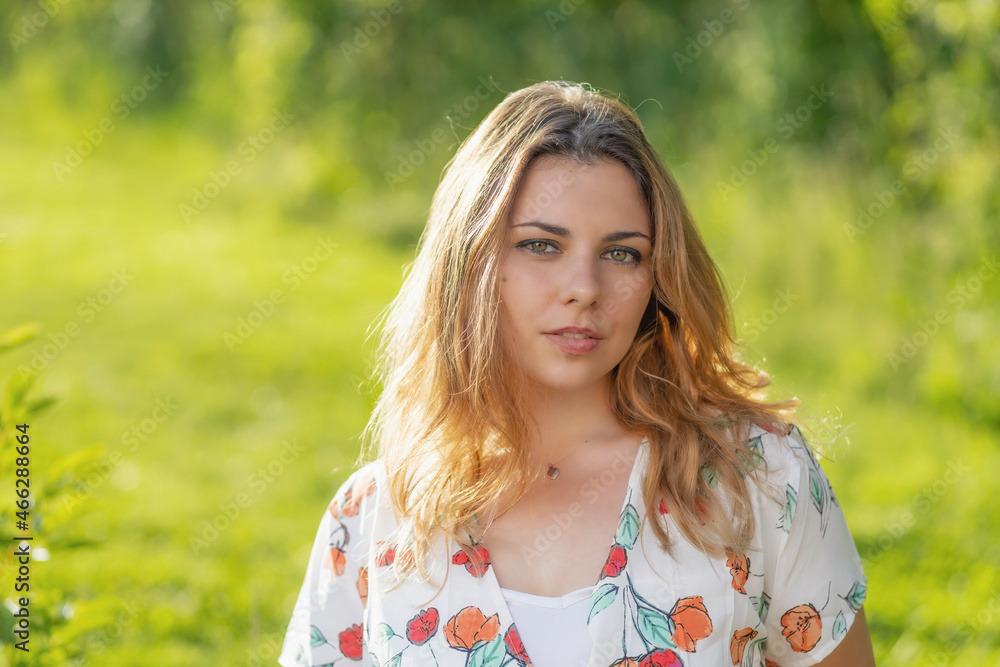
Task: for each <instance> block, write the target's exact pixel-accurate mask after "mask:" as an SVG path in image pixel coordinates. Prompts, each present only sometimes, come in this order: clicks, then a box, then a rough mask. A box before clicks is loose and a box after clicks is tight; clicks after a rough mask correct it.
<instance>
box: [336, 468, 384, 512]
mask: <svg viewBox="0 0 1000 667" xmlns="http://www.w3.org/2000/svg"><path fill="white" fill-rule="evenodd" d="M374 492H375V475H374V474H373V473H372V472H371V471H367V472H365V475H364V477H359V478H358V479H356V480H355V481H354V484H352V485H351V488H349V489H347V491H346V492H345V494H344V501H343V503H342V504H341V508H340V511H341V512H342V513H343V515H344V516H355V515H356V514H357V513H358V509H359V508H360V507H361V501H362V500H364V498H365V496H370V495H371V494H372V493H374ZM334 502H337V501H336V500H334Z"/></svg>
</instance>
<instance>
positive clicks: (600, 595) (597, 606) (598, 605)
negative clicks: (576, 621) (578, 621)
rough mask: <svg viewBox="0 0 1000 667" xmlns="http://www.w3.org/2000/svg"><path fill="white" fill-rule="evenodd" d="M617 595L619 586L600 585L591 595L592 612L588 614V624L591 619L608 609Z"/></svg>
mask: <svg viewBox="0 0 1000 667" xmlns="http://www.w3.org/2000/svg"><path fill="white" fill-rule="evenodd" d="M617 596H618V586H616V585H615V584H604V585H602V586H599V587H598V588H597V589H596V590H595V591H594V593H593V594H592V595H591V596H590V613H589V614H588V615H587V625H590V619H592V618H594V616H596V615H597V614H599V613H601V612H602V611H604V610H605V609H607V608H608V606H609V605H610V604H611V603H612V602H614V601H615V598H616V597H617Z"/></svg>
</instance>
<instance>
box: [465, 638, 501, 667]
mask: <svg viewBox="0 0 1000 667" xmlns="http://www.w3.org/2000/svg"><path fill="white" fill-rule="evenodd" d="M506 655H507V645H506V644H504V641H503V635H502V634H499V635H497V636H496V638H495V639H494V640H493V641H491V642H486V643H485V644H481V645H479V646H477V647H476V648H474V649H472V653H470V654H469V662H468V663H467V664H468V665H469V667H500V665H501V664H503V659H504V656H506Z"/></svg>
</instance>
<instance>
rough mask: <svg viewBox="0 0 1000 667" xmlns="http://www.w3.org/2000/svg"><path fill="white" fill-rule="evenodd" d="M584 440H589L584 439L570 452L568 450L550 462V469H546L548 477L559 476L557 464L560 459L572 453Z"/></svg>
mask: <svg viewBox="0 0 1000 667" xmlns="http://www.w3.org/2000/svg"><path fill="white" fill-rule="evenodd" d="M584 442H587V441H586V440H584V441H583V442H581V443H579V444H577V445H576V446H574V447H573V449H571V450H569V451H568V452H566V453H565V454H563V455H562V456H560V457H559V458H558V459H556V460H555V461H553V462H552V463H550V464H549V468H548V470H546V471H545V475H546V477H548V478H549V479H555V478H556V477H558V476H559V468H557V467H556V464H557V463H559V462H560V461H562V460H563V459H564V458H566V457H567V456H569V455H570V454H572V453H573V450H575V449H576V448H577V447H579V446H580V445H582V444H583V443H584Z"/></svg>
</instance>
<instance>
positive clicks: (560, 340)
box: [545, 327, 601, 354]
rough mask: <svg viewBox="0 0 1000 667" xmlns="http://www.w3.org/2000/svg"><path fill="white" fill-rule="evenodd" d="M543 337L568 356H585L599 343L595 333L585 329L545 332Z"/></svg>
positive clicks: (565, 328)
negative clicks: (568, 354)
mask: <svg viewBox="0 0 1000 667" xmlns="http://www.w3.org/2000/svg"><path fill="white" fill-rule="evenodd" d="M545 337H546V338H548V339H549V340H550V341H551V342H552V343H553V344H554V345H555V346H556V347H558V348H560V349H562V350H563V351H564V352H569V353H570V354H586V353H587V352H590V351H592V350H593V349H594V348H596V347H597V346H598V345H599V344H600V342H601V339H600V338H599V337H598V336H597V332H596V331H594V330H593V329H588V328H586V327H563V328H562V329H556V330H554V331H547V332H545Z"/></svg>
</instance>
